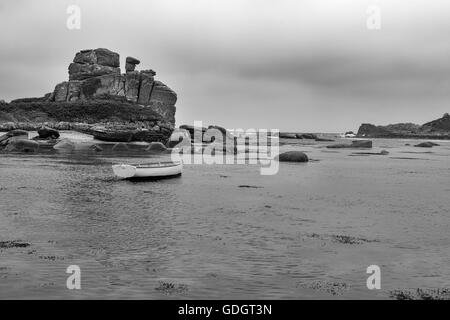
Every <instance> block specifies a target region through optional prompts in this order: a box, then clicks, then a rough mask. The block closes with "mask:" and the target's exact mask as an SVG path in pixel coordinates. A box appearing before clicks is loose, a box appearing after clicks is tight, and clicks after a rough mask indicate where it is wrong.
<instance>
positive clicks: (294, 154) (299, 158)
mask: <svg viewBox="0 0 450 320" xmlns="http://www.w3.org/2000/svg"><path fill="white" fill-rule="evenodd" d="M275 160H277V161H280V162H308V161H309V159H308V156H307V155H306V154H305V153H303V152H301V151H288V152H283V153H281V154H279V155H278V156H276V157H275Z"/></svg>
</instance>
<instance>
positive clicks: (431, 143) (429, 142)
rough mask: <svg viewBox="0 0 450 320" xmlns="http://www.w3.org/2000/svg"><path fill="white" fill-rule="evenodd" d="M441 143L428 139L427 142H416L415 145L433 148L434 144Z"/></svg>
mask: <svg viewBox="0 0 450 320" xmlns="http://www.w3.org/2000/svg"><path fill="white" fill-rule="evenodd" d="M438 145H439V144H437V143H434V142H431V141H427V142H422V143H419V144H416V145H415V146H414V147H419V148H432V147H434V146H438Z"/></svg>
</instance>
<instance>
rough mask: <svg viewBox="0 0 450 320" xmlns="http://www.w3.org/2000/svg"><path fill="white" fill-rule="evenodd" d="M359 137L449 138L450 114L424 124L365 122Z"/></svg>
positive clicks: (358, 134)
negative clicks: (379, 124)
mask: <svg viewBox="0 0 450 320" xmlns="http://www.w3.org/2000/svg"><path fill="white" fill-rule="evenodd" d="M356 136H357V137H359V138H417V139H449V140H450V115H449V114H448V113H446V114H444V115H443V116H442V118H439V119H437V120H433V121H430V122H427V123H425V124H423V125H418V124H414V123H397V124H390V125H387V126H375V125H373V124H370V123H363V124H362V125H361V126H360V127H359V130H358V133H357V135H356Z"/></svg>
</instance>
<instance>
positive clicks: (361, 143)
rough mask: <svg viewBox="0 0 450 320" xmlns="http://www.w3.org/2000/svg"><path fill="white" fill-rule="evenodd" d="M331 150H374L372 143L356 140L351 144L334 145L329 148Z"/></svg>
mask: <svg viewBox="0 0 450 320" xmlns="http://www.w3.org/2000/svg"><path fill="white" fill-rule="evenodd" d="M327 148H330V149H345V148H349V149H352V148H372V141H370V140H355V141H352V143H351V144H343V143H342V144H334V145H331V146H327Z"/></svg>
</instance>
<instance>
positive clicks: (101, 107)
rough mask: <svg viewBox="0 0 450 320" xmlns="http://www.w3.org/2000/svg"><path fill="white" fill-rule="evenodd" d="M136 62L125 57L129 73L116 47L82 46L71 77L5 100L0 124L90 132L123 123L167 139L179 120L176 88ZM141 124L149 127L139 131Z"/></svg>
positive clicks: (0, 127) (144, 137)
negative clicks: (37, 94) (40, 93)
mask: <svg viewBox="0 0 450 320" xmlns="http://www.w3.org/2000/svg"><path fill="white" fill-rule="evenodd" d="M138 64H140V61H139V60H138V59H136V58H133V57H127V58H126V65H125V70H126V73H124V74H121V72H120V60H119V54H118V53H116V52H113V51H110V50H108V49H103V48H100V49H94V50H82V51H80V52H78V53H77V54H76V55H75V57H74V59H73V62H72V63H70V65H69V68H68V73H69V79H68V81H64V82H61V83H59V84H57V85H56V86H55V89H54V90H53V92H52V93H49V94H46V95H45V96H44V97H42V98H28V99H18V100H13V101H12V102H11V103H9V104H6V103H1V104H0V130H3V131H8V130H13V129H19V128H20V129H24V130H36V129H38V128H40V127H41V126H43V125H46V126H47V127H49V128H53V129H58V130H79V131H83V132H86V133H90V130H91V129H92V128H93V127H96V126H97V127H98V126H103V127H106V128H107V129H108V130H112V131H114V130H115V128H116V127H117V126H121V129H123V126H124V125H125V126H126V127H127V128H128V130H132V131H133V134H134V135H133V137H134V136H139V137H140V140H144V141H150V142H151V141H163V142H166V140H168V138H169V137H170V134H171V133H172V131H173V129H174V126H175V111H176V108H175V104H176V102H177V94H176V93H175V92H174V91H173V90H171V89H170V88H169V87H168V86H166V85H165V84H164V83H162V82H161V81H156V80H155V79H154V77H155V75H156V73H155V72H154V71H153V70H142V71H136V70H135V67H136V66H137V65H138ZM56 110H57V111H56ZM142 129H145V130H146V133H144V134H141V135H139V133H140V131H141V130H142ZM155 137H156V138H155ZM154 139H156V140H154Z"/></svg>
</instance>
